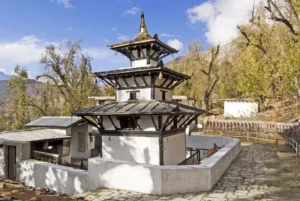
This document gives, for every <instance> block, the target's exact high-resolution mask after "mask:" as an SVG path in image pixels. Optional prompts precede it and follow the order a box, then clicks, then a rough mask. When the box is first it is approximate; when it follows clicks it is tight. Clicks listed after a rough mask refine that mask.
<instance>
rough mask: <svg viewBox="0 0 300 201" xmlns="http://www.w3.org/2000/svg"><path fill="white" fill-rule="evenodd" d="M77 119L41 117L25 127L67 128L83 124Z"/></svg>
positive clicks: (71, 117) (69, 117)
mask: <svg viewBox="0 0 300 201" xmlns="http://www.w3.org/2000/svg"><path fill="white" fill-rule="evenodd" d="M83 121H84V120H82V119H81V118H79V117H76V116H74V117H73V116H60V117H48V116H46V117H41V118H39V119H37V120H34V121H32V122H30V123H28V124H26V126H27V127H57V128H68V127H70V126H72V125H73V124H77V123H80V122H83Z"/></svg>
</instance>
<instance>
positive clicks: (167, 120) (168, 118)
mask: <svg viewBox="0 0 300 201" xmlns="http://www.w3.org/2000/svg"><path fill="white" fill-rule="evenodd" d="M171 117H172V116H171V115H169V116H168V117H167V119H166V121H165V123H164V124H163V126H162V127H161V128H160V130H161V131H162V130H163V129H164V127H165V125H166V124H167V123H168V122H169V120H170V118H171ZM162 118H163V117H162Z"/></svg>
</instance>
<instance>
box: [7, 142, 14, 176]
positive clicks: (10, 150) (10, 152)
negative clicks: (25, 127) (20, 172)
mask: <svg viewBox="0 0 300 201" xmlns="http://www.w3.org/2000/svg"><path fill="white" fill-rule="evenodd" d="M7 173H8V179H12V180H15V179H16V146H7Z"/></svg>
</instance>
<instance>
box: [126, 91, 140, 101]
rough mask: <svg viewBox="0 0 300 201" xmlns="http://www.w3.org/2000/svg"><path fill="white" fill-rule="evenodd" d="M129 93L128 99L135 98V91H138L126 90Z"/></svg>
mask: <svg viewBox="0 0 300 201" xmlns="http://www.w3.org/2000/svg"><path fill="white" fill-rule="evenodd" d="M127 92H128V93H129V97H128V100H137V93H138V92H139V91H127Z"/></svg>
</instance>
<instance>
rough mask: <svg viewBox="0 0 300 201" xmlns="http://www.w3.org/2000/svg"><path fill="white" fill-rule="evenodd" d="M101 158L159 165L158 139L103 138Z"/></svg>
mask: <svg viewBox="0 0 300 201" xmlns="http://www.w3.org/2000/svg"><path fill="white" fill-rule="evenodd" d="M102 151H103V158H110V159H117V160H124V161H130V162H136V163H144V164H153V165H158V164H159V140H158V137H126V136H110V137H109V136H103V137H102Z"/></svg>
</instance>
